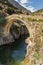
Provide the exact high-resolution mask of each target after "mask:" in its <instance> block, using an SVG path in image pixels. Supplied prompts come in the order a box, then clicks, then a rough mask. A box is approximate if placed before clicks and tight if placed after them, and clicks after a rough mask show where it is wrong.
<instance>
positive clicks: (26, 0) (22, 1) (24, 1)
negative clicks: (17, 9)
mask: <svg viewBox="0 0 43 65" xmlns="http://www.w3.org/2000/svg"><path fill="white" fill-rule="evenodd" d="M20 2H21V3H22V4H24V3H27V2H28V0H21V1H20Z"/></svg>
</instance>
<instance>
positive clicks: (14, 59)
mask: <svg viewBox="0 0 43 65" xmlns="http://www.w3.org/2000/svg"><path fill="white" fill-rule="evenodd" d="M26 29H27V28H26ZM27 30H28V29H27ZM29 36H30V34H29V33H28V34H24V35H22V36H20V37H19V39H16V41H15V42H13V43H10V44H7V45H3V46H0V63H1V64H3V65H19V63H20V62H22V61H23V60H24V59H25V55H26V48H27V43H26V42H25V39H26V38H28V37H29Z"/></svg>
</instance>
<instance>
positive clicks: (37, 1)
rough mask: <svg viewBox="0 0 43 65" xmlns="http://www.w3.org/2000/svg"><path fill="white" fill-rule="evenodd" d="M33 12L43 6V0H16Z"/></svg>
mask: <svg viewBox="0 0 43 65" xmlns="http://www.w3.org/2000/svg"><path fill="white" fill-rule="evenodd" d="M15 1H17V2H18V3H19V4H20V5H22V6H24V7H25V8H27V9H28V10H30V11H31V12H35V11H37V10H39V9H42V8H43V0H15Z"/></svg>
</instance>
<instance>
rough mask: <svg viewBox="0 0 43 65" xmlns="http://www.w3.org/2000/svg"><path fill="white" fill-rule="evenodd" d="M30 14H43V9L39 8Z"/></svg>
mask: <svg viewBox="0 0 43 65" xmlns="http://www.w3.org/2000/svg"><path fill="white" fill-rule="evenodd" d="M32 14H33V15H41V16H43V9H40V10H38V11H36V12H33V13H32Z"/></svg>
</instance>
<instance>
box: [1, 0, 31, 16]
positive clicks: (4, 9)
mask: <svg viewBox="0 0 43 65" xmlns="http://www.w3.org/2000/svg"><path fill="white" fill-rule="evenodd" d="M12 2H13V0H0V13H1V14H3V15H4V16H7V15H12V14H30V13H31V12H30V11H28V10H27V9H25V8H24V7H22V6H21V5H19V3H17V2H16V1H14V6H13V4H11V3H12Z"/></svg>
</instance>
